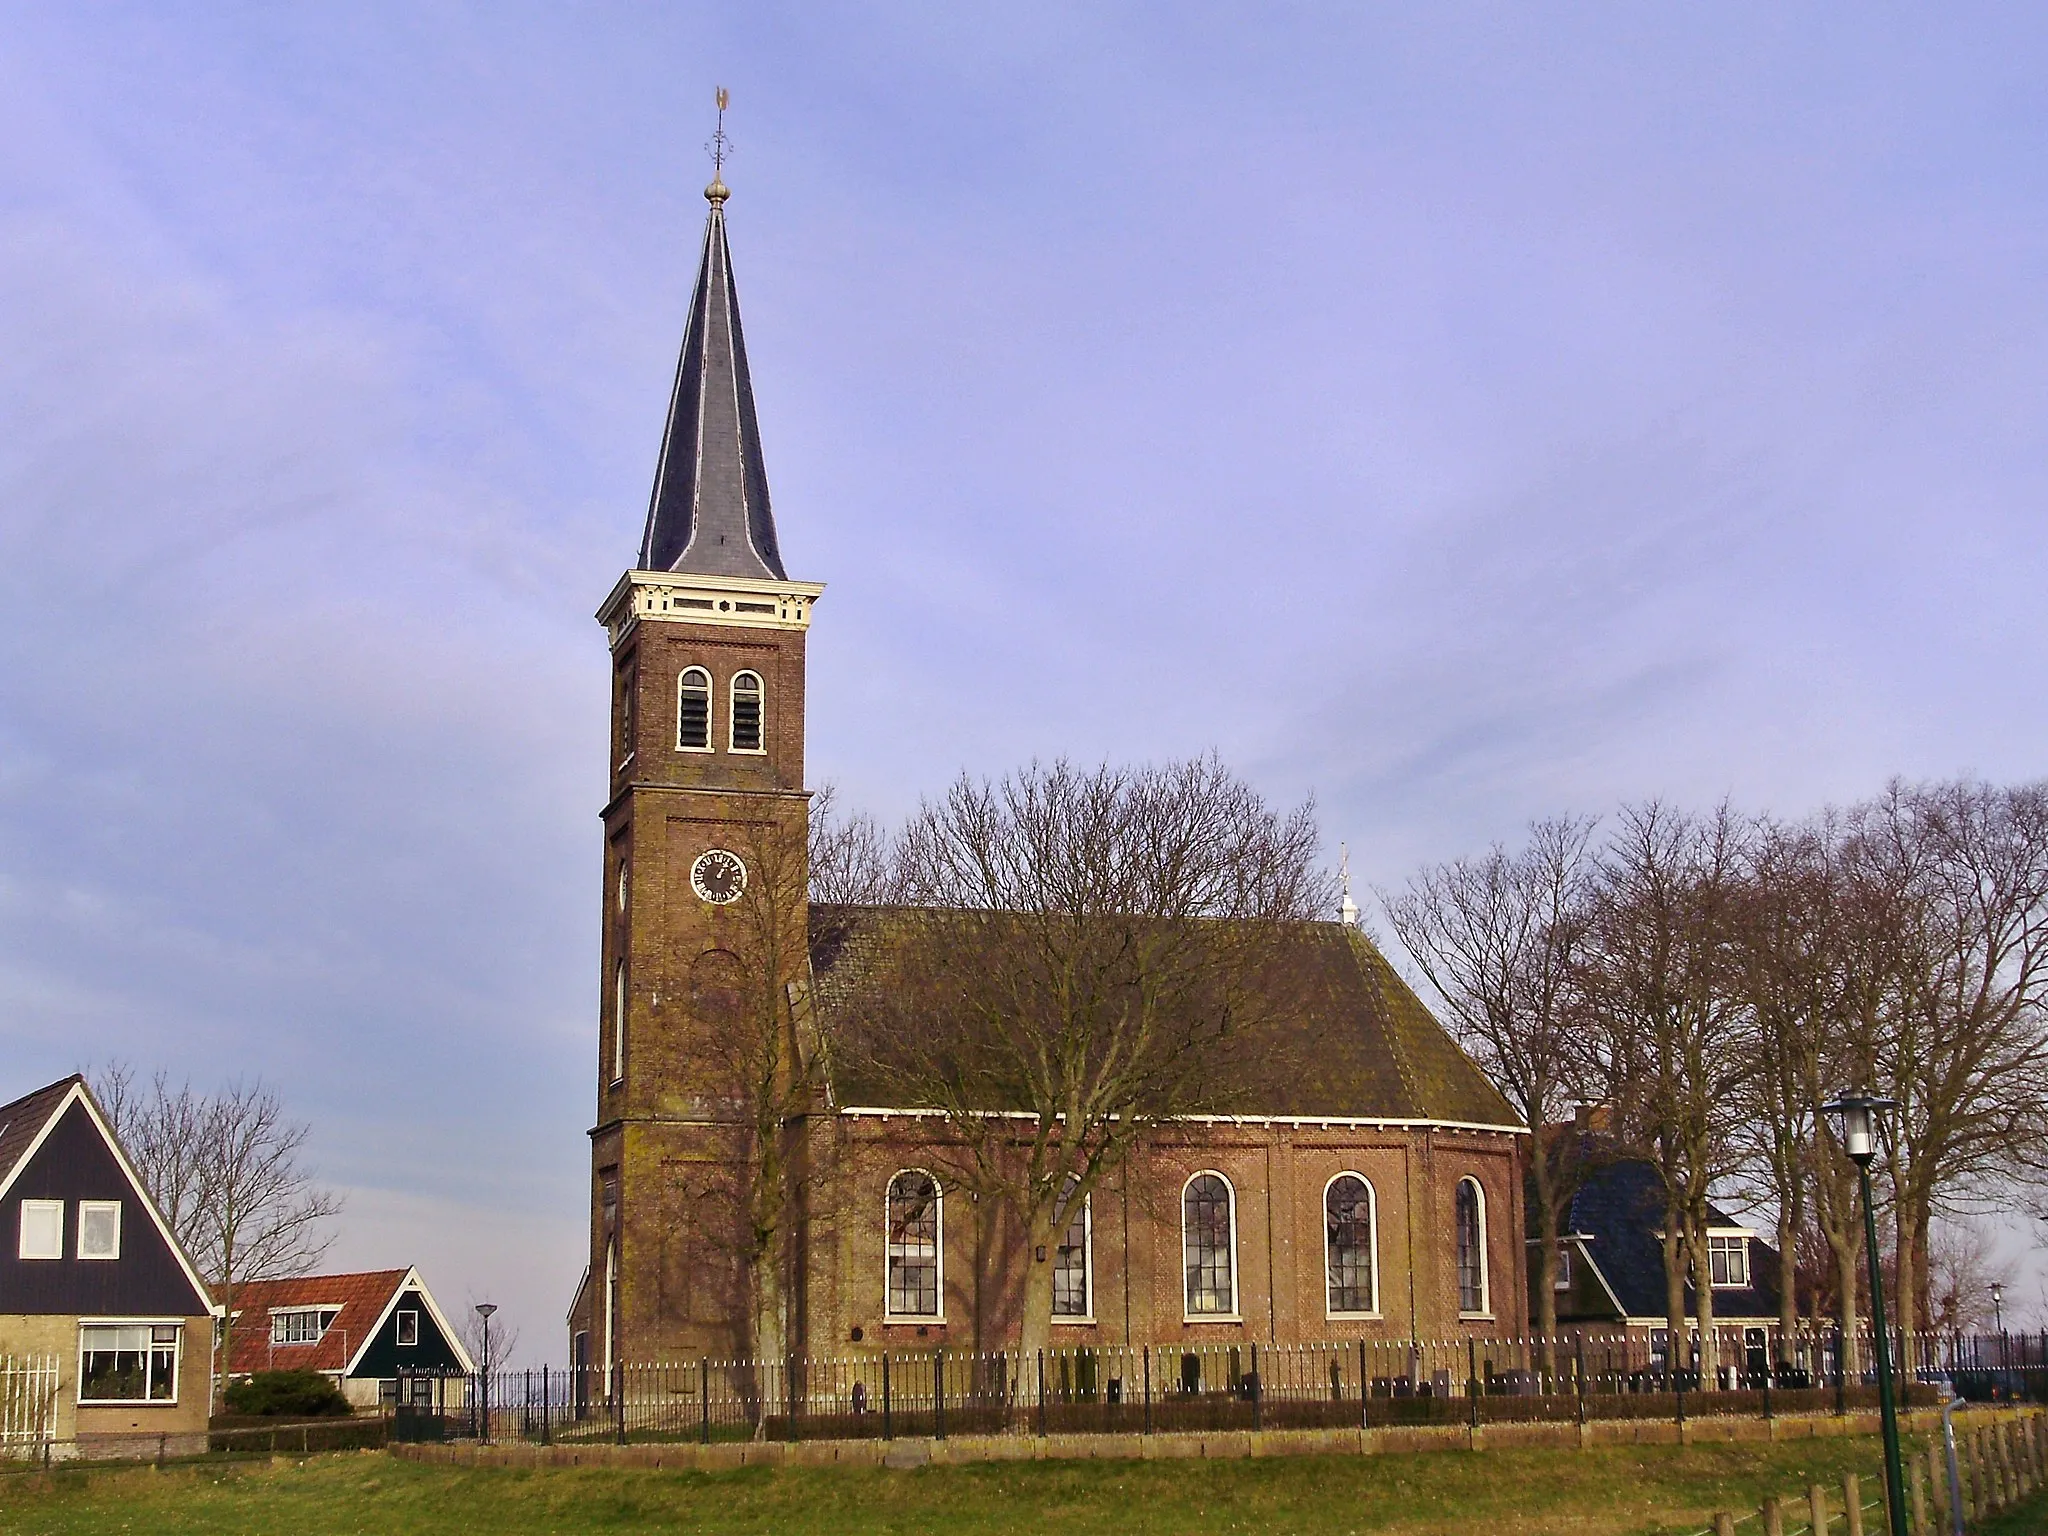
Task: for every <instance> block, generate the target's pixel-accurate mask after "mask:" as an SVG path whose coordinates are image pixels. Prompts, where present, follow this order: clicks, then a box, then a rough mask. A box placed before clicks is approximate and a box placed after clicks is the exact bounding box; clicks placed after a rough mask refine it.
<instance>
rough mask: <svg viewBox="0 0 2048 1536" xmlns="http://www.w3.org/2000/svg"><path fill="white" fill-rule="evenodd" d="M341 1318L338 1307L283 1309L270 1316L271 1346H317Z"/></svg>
mask: <svg viewBox="0 0 2048 1536" xmlns="http://www.w3.org/2000/svg"><path fill="white" fill-rule="evenodd" d="M339 1316H341V1308H339V1307H284V1308H279V1309H278V1310H277V1311H274V1312H272V1313H271V1314H270V1342H271V1343H273V1344H318V1343H319V1342H320V1339H321V1337H322V1336H323V1335H324V1334H325V1333H326V1332H327V1330H328V1329H329V1328H330V1327H332V1326H333V1323H334V1320H335V1319H336V1318H337V1317H339Z"/></svg>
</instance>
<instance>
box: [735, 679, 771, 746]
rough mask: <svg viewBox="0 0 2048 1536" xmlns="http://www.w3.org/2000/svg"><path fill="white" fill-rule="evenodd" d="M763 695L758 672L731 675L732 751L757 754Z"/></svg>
mask: <svg viewBox="0 0 2048 1536" xmlns="http://www.w3.org/2000/svg"><path fill="white" fill-rule="evenodd" d="M764 698H765V695H764V694H763V692H762V688H761V675H760V673H758V672H735V673H733V675H732V749H733V751H735V752H759V751H761V750H762V747H761V712H762V706H763V701H764Z"/></svg>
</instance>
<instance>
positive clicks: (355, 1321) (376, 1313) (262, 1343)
mask: <svg viewBox="0 0 2048 1536" xmlns="http://www.w3.org/2000/svg"><path fill="white" fill-rule="evenodd" d="M410 1273H411V1271H410V1270H404V1269H378V1270H372V1271H371V1272H370V1273H368V1274H362V1275H303V1276H301V1277H300V1278H298V1279H296V1280H248V1281H244V1282H243V1283H242V1285H241V1287H240V1288H239V1289H238V1290H237V1291H236V1292H235V1301H234V1312H235V1326H234V1338H233V1342H232V1343H231V1345H230V1348H231V1349H232V1350H233V1357H232V1358H231V1359H230V1360H229V1362H228V1374H229V1375H231V1376H242V1375H247V1374H248V1373H250V1372H252V1371H339V1370H344V1369H346V1368H347V1366H348V1360H349V1356H350V1355H353V1354H354V1353H355V1352H356V1351H357V1350H359V1349H361V1348H362V1347H363V1340H364V1339H366V1338H368V1337H369V1336H370V1333H371V1332H372V1330H374V1329H375V1328H376V1326H377V1320H378V1319H379V1318H381V1317H382V1316H383V1315H384V1309H385V1307H387V1306H389V1305H390V1303H391V1297H392V1295H393V1293H394V1292H396V1291H397V1289H398V1288H399V1286H400V1285H402V1284H404V1283H405V1277H406V1276H407V1275H408V1274H410ZM292 1307H339V1308H340V1309H341V1315H340V1316H338V1317H336V1318H335V1320H334V1321H333V1322H332V1323H330V1324H328V1326H327V1331H326V1332H325V1333H323V1334H322V1335H321V1336H320V1339H319V1342H317V1343H314V1344H272V1343H271V1342H270V1314H271V1313H272V1312H273V1311H275V1310H277V1309H279V1308H292Z"/></svg>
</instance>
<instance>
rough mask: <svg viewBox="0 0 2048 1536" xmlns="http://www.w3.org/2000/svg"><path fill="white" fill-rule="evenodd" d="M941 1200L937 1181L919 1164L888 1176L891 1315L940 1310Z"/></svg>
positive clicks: (926, 1314) (933, 1314) (917, 1314)
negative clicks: (919, 1166)
mask: <svg viewBox="0 0 2048 1536" xmlns="http://www.w3.org/2000/svg"><path fill="white" fill-rule="evenodd" d="M941 1204H942V1199H941V1196H940V1194H939V1185H938V1181H937V1180H936V1179H934V1178H933V1177H932V1176H931V1175H930V1174H928V1173H926V1172H925V1171H924V1170H923V1169H922V1168H906V1169H904V1170H903V1171H902V1172H901V1173H899V1174H897V1175H896V1177H894V1178H893V1179H891V1180H890V1181H889V1279H888V1296H887V1308H886V1310H887V1312H888V1314H889V1316H891V1317H937V1316H938V1315H939V1275H940V1258H939V1235H940V1233H941V1231H942V1230H943V1227H942V1216H943V1212H942V1210H941Z"/></svg>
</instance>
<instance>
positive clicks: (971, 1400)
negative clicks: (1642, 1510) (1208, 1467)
mask: <svg viewBox="0 0 2048 1536" xmlns="http://www.w3.org/2000/svg"><path fill="white" fill-rule="evenodd" d="M1893 1347H1894V1349H1895V1350H1896V1351H1897V1354H1896V1355H1895V1361H1896V1362H1897V1365H1898V1372H1899V1376H1900V1379H1901V1382H1902V1384H1903V1385H1902V1392H1903V1394H1904V1396H1905V1398H1906V1401H1907V1402H1908V1403H1909V1404H1912V1405H1917V1406H1926V1405H1931V1404H1933V1403H1936V1402H1938V1401H1940V1400H1942V1398H1943V1397H1944V1396H1945V1392H1946V1384H1953V1386H1954V1387H1955V1388H1956V1389H1957V1390H1959V1391H1960V1392H1961V1393H1962V1394H1963V1395H1964V1396H1966V1397H1970V1398H1973V1399H1991V1398H1994V1397H1996V1398H2010V1399H2020V1400H2033V1401H2043V1400H2048V1336H2037V1335H2027V1336H2026V1337H2024V1338H2022V1337H2021V1336H2019V1335H1988V1336H1981V1337H1965V1336H1934V1335H1928V1334H1921V1335H1916V1336H1915V1337H1914V1338H1912V1339H1911V1340H1910V1341H1909V1342H1908V1344H1907V1345H1906V1347H1904V1348H1900V1347H1899V1345H1898V1342H1897V1341H1896V1340H1895V1341H1893ZM399 1396H400V1398H401V1400H403V1399H405V1397H406V1394H405V1392H404V1390H403V1387H402V1386H401V1391H400V1393H399ZM1876 1403H1877V1373H1876V1363H1875V1355H1874V1353H1873V1349H1872V1341H1871V1339H1870V1337H1869V1336H1868V1335H1860V1336H1845V1335H1843V1334H1842V1333H1841V1332H1839V1331H1835V1332H1832V1333H1831V1332H1828V1331H1826V1330H1820V1331H1818V1332H1802V1333H1801V1334H1799V1335H1796V1336H1794V1337H1792V1338H1789V1339H1784V1340H1781V1339H1780V1338H1779V1337H1778V1335H1777V1330H1775V1329H1770V1330H1764V1329H1756V1328H1749V1329H1745V1328H1740V1327H1737V1328H1730V1329H1728V1330H1727V1331H1726V1333H1725V1334H1722V1333H1720V1332H1719V1331H1717V1333H1716V1336H1715V1337H1714V1338H1713V1339H1711V1340H1708V1341H1702V1340H1700V1339H1699V1338H1697V1337H1695V1338H1693V1339H1691V1340H1689V1341H1687V1343H1686V1344H1685V1345H1684V1347H1683V1348H1682V1349H1681V1350H1680V1351H1679V1352H1678V1354H1677V1355H1676V1357H1674V1355H1673V1352H1672V1351H1671V1350H1670V1348H1669V1347H1668V1345H1667V1343H1666V1342H1665V1341H1664V1338H1663V1335H1661V1334H1646V1333H1644V1332H1641V1331H1637V1332H1632V1333H1629V1334H1626V1335H1614V1336H1611V1337H1610V1336H1565V1337H1560V1338H1554V1339H1538V1338H1528V1337H1518V1338H1499V1339H1477V1338H1471V1339H1457V1340H1437V1341H1410V1340H1327V1341H1321V1342H1316V1343H1306V1344H1285V1345H1268V1344H1250V1343H1233V1344H1181V1343H1174V1344H1154V1345H1131V1346H1078V1347H1061V1348H1054V1349H1047V1350H1043V1351H1033V1352H1030V1353H1024V1352H1020V1351H1017V1350H996V1351H986V1352H970V1351H954V1350H947V1349H920V1350H882V1351H872V1352H865V1353H861V1354H850V1355H844V1356H830V1357H819V1356H792V1357H789V1358H787V1359H783V1360H713V1359H701V1360H692V1361H686V1362H676V1363H671V1364H641V1363H630V1364H629V1363H619V1364H614V1365H612V1366H611V1367H610V1368H608V1369H607V1368H605V1367H600V1366H592V1367H587V1368H580V1369H578V1368H570V1369H564V1368H560V1367H550V1366H536V1367H534V1368H532V1369H527V1370H517V1371H500V1372H497V1373H495V1374H493V1375H490V1376H488V1377H486V1376H481V1375H479V1376H476V1377H472V1378H470V1379H469V1380H467V1381H466V1382H463V1383H461V1390H460V1391H459V1392H456V1393H444V1394H443V1395H442V1399H441V1402H440V1404H438V1405H436V1406H433V1407H424V1406H423V1407H417V1408H409V1407H399V1408H398V1409H397V1410H396V1412H395V1415H394V1417H393V1422H392V1425H391V1437H392V1438H393V1439H395V1440H421V1439H444V1438H459V1439H493V1440H522V1441H533V1442H543V1443H544V1442H549V1441H556V1440H560V1441H594V1440H613V1441H621V1442H625V1441H632V1442H643V1443H644V1442H662V1441H668V1442H678V1441H699V1442H702V1443H705V1444H711V1443H714V1442H719V1441H736V1440H760V1439H769V1440H826V1439H895V1438H910V1437H920V1436H930V1437H935V1438H945V1437H946V1436H949V1435H990V1434H995V1435H1058V1434H1076V1433H1108V1434H1148V1433H1169V1432H1177V1431H1212V1430H1223V1429H1251V1430H1258V1429H1316V1428H1356V1427H1365V1428H1368V1429H1370V1428H1395V1427H1401V1426H1407V1425H1429V1424H1468V1425H1472V1426H1483V1425H1486V1424H1490V1423H1510V1422H1545V1421H1548V1422H1555V1423H1571V1422H1579V1423H1584V1422H1588V1421H1591V1420H1598V1419H1667V1420H1670V1419H1676V1420H1678V1421H1681V1422H1683V1421H1684V1420H1686V1419H1687V1418H1704V1417H1710V1416H1716V1415H1750V1416H1761V1417H1771V1416H1775V1415H1778V1414H1797V1413H1843V1412H1847V1411H1849V1410H1851V1409H1862V1408H1874V1407H1875V1406H1876Z"/></svg>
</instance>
